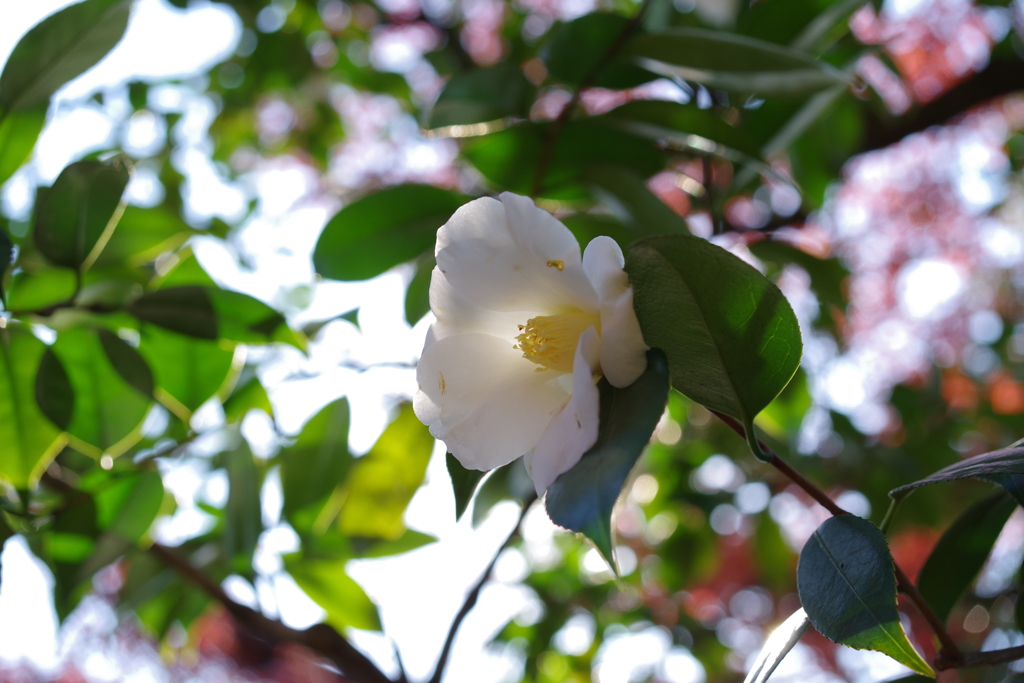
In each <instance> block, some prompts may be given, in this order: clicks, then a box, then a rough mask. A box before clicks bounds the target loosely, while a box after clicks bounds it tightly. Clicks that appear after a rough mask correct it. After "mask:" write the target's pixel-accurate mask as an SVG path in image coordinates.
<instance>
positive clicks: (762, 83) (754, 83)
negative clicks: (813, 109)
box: [620, 28, 848, 95]
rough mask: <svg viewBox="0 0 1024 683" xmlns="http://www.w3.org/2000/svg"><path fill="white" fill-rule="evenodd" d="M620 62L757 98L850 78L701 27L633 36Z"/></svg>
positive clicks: (800, 56)
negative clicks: (751, 94)
mask: <svg viewBox="0 0 1024 683" xmlns="http://www.w3.org/2000/svg"><path fill="white" fill-rule="evenodd" d="M620 59H626V60H631V61H632V62H633V63H635V64H637V65H638V66H641V67H643V68H645V69H648V70H650V71H653V72H654V73H656V74H659V75H662V76H667V77H669V78H683V79H686V80H689V81H697V82H698V83H703V84H704V85H706V86H708V87H711V88H720V89H722V90H731V91H735V92H739V93H757V94H759V95H795V94H802V93H808V92H814V91H817V90H822V89H824V88H827V87H829V86H832V85H835V84H837V83H845V82H847V81H848V78H847V77H846V75H845V74H843V73H842V72H841V71H839V70H838V69H836V68H834V67H832V66H831V65H829V64H828V63H826V62H823V61H819V60H816V59H814V58H813V57H812V56H811V55H809V54H807V53H806V52H803V51H801V50H796V49H793V48H790V47H785V46H782V45H777V44H775V43H769V42H766V41H763V40H758V39H756V38H750V37H748V36H741V35H737V34H735V33H728V32H724V31H711V30H708V29H702V28H673V29H670V30H667V31H663V32H660V33H650V34H646V35H641V36H638V37H637V38H635V39H634V40H633V41H631V42H630V44H629V45H628V46H627V47H626V48H625V49H624V50H623V51H622V55H621V57H620Z"/></svg>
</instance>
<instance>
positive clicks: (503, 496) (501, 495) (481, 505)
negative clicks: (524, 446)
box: [473, 458, 535, 526]
mask: <svg viewBox="0 0 1024 683" xmlns="http://www.w3.org/2000/svg"><path fill="white" fill-rule="evenodd" d="M534 493H535V487H534V485H533V480H532V479H530V475H529V473H528V472H527V471H526V465H524V464H523V459H522V458H516V459H515V460H513V461H512V462H510V463H509V464H507V465H503V466H501V467H499V468H498V469H496V470H494V471H492V472H491V474H490V476H488V477H487V478H486V479H484V483H483V484H481V485H480V486H479V487H478V488H477V492H476V498H475V499H474V501H473V526H480V523H481V522H483V521H484V519H486V518H487V513H488V512H490V510H491V508H493V507H494V506H495V505H497V504H498V503H500V502H501V501H503V500H514V501H515V502H517V503H520V504H522V503H523V502H524V501H526V500H532V499H533V495H534Z"/></svg>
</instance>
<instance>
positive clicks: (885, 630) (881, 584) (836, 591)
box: [796, 515, 935, 677]
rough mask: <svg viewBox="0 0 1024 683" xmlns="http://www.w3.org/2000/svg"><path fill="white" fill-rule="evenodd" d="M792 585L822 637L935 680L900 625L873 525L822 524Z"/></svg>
mask: <svg viewBox="0 0 1024 683" xmlns="http://www.w3.org/2000/svg"><path fill="white" fill-rule="evenodd" d="M796 582H797V589H798V590H799V592H800V602H801V603H802V604H803V606H804V610H805V611H806V612H807V616H808V618H810V620H811V623H812V624H814V628H816V629H818V631H819V632H820V633H821V634H822V635H823V636H825V637H826V638H828V639H829V640H832V641H833V642H836V643H840V644H841V645H846V646H848V647H852V648H855V649H858V650H875V651H877V652H882V653H884V654H887V655H889V656H890V657H892V658H893V659H895V660H896V661H897V662H899V663H900V664H903V665H904V666H906V667H908V668H910V669H911V670H913V671H916V672H917V673H919V674H923V675H926V676H932V677H934V676H935V673H934V672H933V671H932V668H931V667H930V666H928V664H927V663H926V662H925V661H924V660H923V659H921V656H920V655H919V654H918V653H917V651H916V650H914V647H913V646H912V645H911V644H910V641H909V640H907V634H906V633H905V632H904V631H903V626H902V625H901V624H900V615H899V610H897V608H896V575H895V573H894V570H893V560H892V555H890V554H889V548H888V546H887V545H886V543H885V536H883V535H882V532H881V531H879V530H878V528H877V527H875V525H874V524H872V523H871V522H869V521H867V520H865V519H861V518H860V517H855V516H853V515H841V516H839V517H832V518H831V519H828V520H826V521H825V522H824V523H823V524H822V525H821V526H819V527H818V529H817V530H816V531H815V532H814V534H813V535H812V536H811V538H810V539H808V541H807V544H806V545H805V546H804V549H803V550H802V551H801V553H800V562H799V564H798V565H797V573H796Z"/></svg>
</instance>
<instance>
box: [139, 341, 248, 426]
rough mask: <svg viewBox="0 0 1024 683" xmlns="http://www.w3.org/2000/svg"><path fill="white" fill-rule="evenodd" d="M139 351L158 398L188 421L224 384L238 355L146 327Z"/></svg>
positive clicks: (214, 345) (208, 343)
mask: <svg viewBox="0 0 1024 683" xmlns="http://www.w3.org/2000/svg"><path fill="white" fill-rule="evenodd" d="M139 352H140V353H142V355H143V357H144V358H145V359H146V360H147V361H148V363H149V366H150V367H151V368H152V369H153V376H154V380H155V382H156V386H157V388H158V391H157V395H156V398H157V399H159V400H160V401H161V403H164V404H165V405H167V406H168V407H169V408H170V409H171V410H172V412H174V413H175V414H178V416H179V417H181V418H182V419H186V420H187V419H188V418H189V416H190V415H191V413H192V412H193V411H195V410H196V409H197V408H198V407H199V406H201V405H202V404H203V403H205V402H206V401H207V399H209V398H210V397H211V396H213V395H214V394H216V393H217V390H218V389H220V387H221V385H223V384H224V381H225V379H227V376H228V374H229V373H230V372H231V368H232V361H233V359H234V355H235V354H234V351H233V350H232V349H231V348H224V347H223V346H221V345H220V343H218V342H216V341H210V340H206V339H196V338H194V337H187V336H185V335H183V334H177V333H175V332H170V331H168V330H165V329H163V328H161V327H157V326H156V325H144V326H143V328H142V334H141V340H140V342H139Z"/></svg>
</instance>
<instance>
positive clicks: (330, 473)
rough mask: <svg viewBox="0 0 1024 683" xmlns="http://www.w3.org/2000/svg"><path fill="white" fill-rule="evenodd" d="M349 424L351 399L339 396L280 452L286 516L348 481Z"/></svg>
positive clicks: (325, 495) (317, 500)
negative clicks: (346, 479)
mask: <svg viewBox="0 0 1024 683" xmlns="http://www.w3.org/2000/svg"><path fill="white" fill-rule="evenodd" d="M348 426H349V407H348V399H345V398H339V399H338V400H337V401H334V402H333V403H329V404H328V405H326V406H325V407H324V408H322V409H321V410H320V412H318V413H317V414H316V415H314V416H313V417H311V418H310V419H309V421H308V422H307V423H306V424H305V425H304V426H303V427H302V431H301V432H299V436H298V437H297V438H296V439H295V443H293V444H292V445H291V446H288V447H286V448H284V449H283V450H282V451H281V456H280V458H281V489H282V492H283V494H284V507H283V514H284V515H285V517H288V518H290V517H291V516H292V514H294V513H295V512H296V511H298V510H301V509H303V508H305V507H307V506H309V505H312V504H314V503H318V502H322V501H323V499H324V498H326V497H327V496H329V495H330V494H331V492H333V491H334V489H335V488H336V487H337V486H338V485H339V484H341V483H342V482H344V481H345V477H346V476H347V475H348V472H349V468H350V467H351V466H352V455H351V454H350V453H349V451H348Z"/></svg>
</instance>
